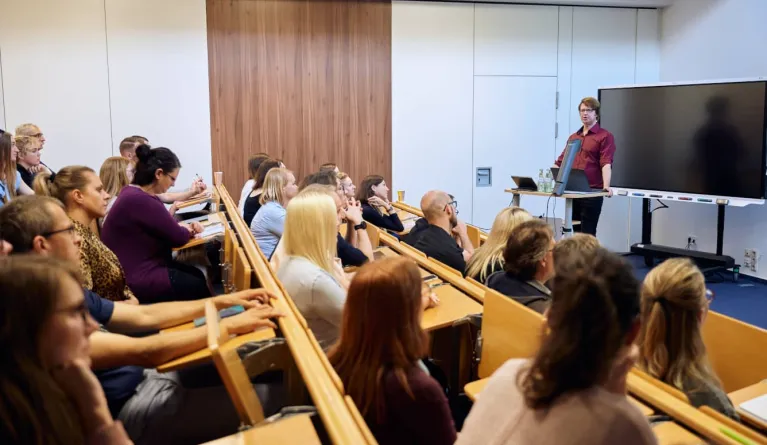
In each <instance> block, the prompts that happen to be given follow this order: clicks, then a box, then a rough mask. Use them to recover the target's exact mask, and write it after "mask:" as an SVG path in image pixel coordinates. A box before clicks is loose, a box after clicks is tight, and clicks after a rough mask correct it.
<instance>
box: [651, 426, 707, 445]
mask: <svg viewBox="0 0 767 445" xmlns="http://www.w3.org/2000/svg"><path fill="white" fill-rule="evenodd" d="M652 431H653V432H654V433H655V437H657V438H658V445H702V444H704V443H706V442H705V441H704V440H703V439H701V438H700V437H698V436H696V435H695V434H693V433H691V432H689V431H688V430H686V429H684V428H682V427H681V426H679V425H677V424H676V423H674V422H663V423H659V424H657V425H655V426H654V427H653V429H652Z"/></svg>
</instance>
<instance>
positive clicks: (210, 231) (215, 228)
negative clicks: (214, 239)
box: [197, 223, 224, 238]
mask: <svg viewBox="0 0 767 445" xmlns="http://www.w3.org/2000/svg"><path fill="white" fill-rule="evenodd" d="M222 233H224V225H223V224H221V223H218V224H211V225H209V226H206V227H205V228H204V229H203V231H202V233H200V234H199V235H197V237H198V238H208V237H210V236H215V235H221V234H222Z"/></svg>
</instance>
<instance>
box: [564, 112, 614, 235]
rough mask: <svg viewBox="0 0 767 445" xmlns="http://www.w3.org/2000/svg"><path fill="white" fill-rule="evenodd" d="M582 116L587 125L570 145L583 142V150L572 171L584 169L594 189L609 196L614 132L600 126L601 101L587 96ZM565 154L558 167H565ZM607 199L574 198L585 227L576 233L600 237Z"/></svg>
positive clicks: (580, 129) (574, 217)
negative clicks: (603, 207)
mask: <svg viewBox="0 0 767 445" xmlns="http://www.w3.org/2000/svg"><path fill="white" fill-rule="evenodd" d="M578 113H579V114H580V116H581V122H582V123H583V126H582V127H581V128H579V129H578V131H576V132H575V133H573V134H572V135H571V136H570V137H569V138H568V139H567V142H570V141H573V140H575V139H580V140H581V149H580V151H578V154H576V155H575V159H574V160H573V166H572V168H575V169H579V170H583V171H584V172H585V173H586V177H587V178H588V180H589V186H591V188H592V189H597V190H604V191H606V192H607V193H608V195H607V196H608V197H610V196H612V195H613V193H612V191H611V190H610V178H611V176H612V164H613V155H614V154H615V138H614V137H613V135H612V133H610V132H609V131H607V130H605V129H604V128H602V127H600V126H599V101H598V100H597V99H595V98H593V97H586V98H583V99H582V100H581V102H580V103H579V104H578ZM564 155H565V152H564V150H563V151H562V154H560V155H559V158H558V159H557V161H556V162H555V164H556V166H557V167H559V166H561V165H562V158H563V157H564ZM602 202H603V198H602V197H601V196H600V197H597V198H583V199H573V219H577V220H580V222H581V225H580V226H576V227H575V228H574V231H575V232H583V233H589V234H591V235H596V234H597V223H599V215H600V214H601V213H602Z"/></svg>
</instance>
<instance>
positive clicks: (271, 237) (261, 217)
mask: <svg viewBox="0 0 767 445" xmlns="http://www.w3.org/2000/svg"><path fill="white" fill-rule="evenodd" d="M296 193H298V186H296V178H295V177H294V176H293V172H291V171H290V170H287V169H284V168H273V169H271V170H269V173H267V174H266V180H265V181H264V191H263V193H261V208H260V209H258V212H257V213H256V216H255V217H254V218H253V222H252V223H251V224H250V231H251V232H253V237H254V238H255V239H256V243H258V247H259V248H260V249H261V252H263V254H264V256H265V257H266V258H267V260H268V259H269V258H271V257H272V253H273V252H274V249H275V248H276V247H277V243H279V242H280V238H282V232H283V230H284V228H285V207H287V205H288V203H289V202H290V200H291V199H293V197H294V196H296Z"/></svg>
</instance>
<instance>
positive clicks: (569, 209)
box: [505, 189, 608, 237]
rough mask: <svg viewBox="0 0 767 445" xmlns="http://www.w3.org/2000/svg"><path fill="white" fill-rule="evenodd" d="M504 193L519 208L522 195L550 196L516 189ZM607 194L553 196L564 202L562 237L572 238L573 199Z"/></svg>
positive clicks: (605, 193) (549, 194) (605, 194)
mask: <svg viewBox="0 0 767 445" xmlns="http://www.w3.org/2000/svg"><path fill="white" fill-rule="evenodd" d="M505 192H506V193H511V194H512V195H514V196H513V198H512V203H513V205H515V206H516V207H521V206H520V205H519V203H520V197H521V196H522V195H526V196H542V197H547V198H548V197H549V196H551V195H552V194H551V193H545V192H533V191H529V190H518V189H506V190H505ZM607 195H608V193H607V192H594V193H564V194H562V195H561V196H555V198H564V200H565V222H564V225H563V226H562V232H564V233H563V234H562V235H563V236H564V237H569V236H572V234H573V199H585V198H598V197H600V196H607Z"/></svg>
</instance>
